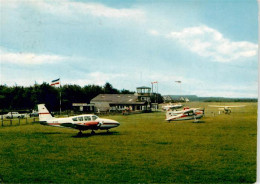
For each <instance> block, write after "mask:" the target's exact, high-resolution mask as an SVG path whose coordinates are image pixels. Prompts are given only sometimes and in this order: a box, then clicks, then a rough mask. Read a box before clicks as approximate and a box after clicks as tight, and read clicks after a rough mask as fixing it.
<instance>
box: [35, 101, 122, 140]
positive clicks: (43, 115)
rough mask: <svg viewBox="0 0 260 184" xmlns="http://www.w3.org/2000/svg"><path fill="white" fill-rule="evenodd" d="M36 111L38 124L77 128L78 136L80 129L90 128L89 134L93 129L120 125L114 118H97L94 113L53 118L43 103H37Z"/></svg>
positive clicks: (105, 128)
mask: <svg viewBox="0 0 260 184" xmlns="http://www.w3.org/2000/svg"><path fill="white" fill-rule="evenodd" d="M38 112H39V121H40V124H42V125H49V126H54V127H66V128H74V129H78V130H79V133H78V135H79V136H80V135H82V131H84V130H92V131H91V134H95V132H94V130H98V129H100V130H107V131H109V129H110V128H115V127H118V126H119V125H120V123H119V122H117V121H115V120H111V119H104V118H99V117H98V116H96V115H94V114H83V115H78V116H71V117H66V118H55V117H53V116H52V115H51V114H50V112H49V111H48V109H47V108H46V107H45V104H38Z"/></svg>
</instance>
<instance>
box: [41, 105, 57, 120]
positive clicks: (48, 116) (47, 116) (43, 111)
mask: <svg viewBox="0 0 260 184" xmlns="http://www.w3.org/2000/svg"><path fill="white" fill-rule="evenodd" d="M38 112H39V121H47V120H51V119H54V117H53V116H52V115H51V114H50V112H49V111H48V109H47V108H46V107H45V104H38Z"/></svg>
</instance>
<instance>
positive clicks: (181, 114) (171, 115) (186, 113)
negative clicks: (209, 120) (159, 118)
mask: <svg viewBox="0 0 260 184" xmlns="http://www.w3.org/2000/svg"><path fill="white" fill-rule="evenodd" d="M203 116H204V109H201V108H184V109H183V110H181V111H167V112H166V121H169V122H170V121H182V120H190V119H194V120H195V121H194V122H197V119H200V118H202V117H203Z"/></svg>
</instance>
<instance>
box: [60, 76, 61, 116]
mask: <svg viewBox="0 0 260 184" xmlns="http://www.w3.org/2000/svg"><path fill="white" fill-rule="evenodd" d="M60 114H61V80H60Z"/></svg>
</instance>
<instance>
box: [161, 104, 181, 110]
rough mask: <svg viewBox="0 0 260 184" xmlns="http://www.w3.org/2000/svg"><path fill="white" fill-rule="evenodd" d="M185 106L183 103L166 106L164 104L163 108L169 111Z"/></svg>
mask: <svg viewBox="0 0 260 184" xmlns="http://www.w3.org/2000/svg"><path fill="white" fill-rule="evenodd" d="M181 107H183V105H182V104H172V103H170V104H167V105H165V106H162V109H163V110H165V111H168V110H174V109H178V108H181Z"/></svg>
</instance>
